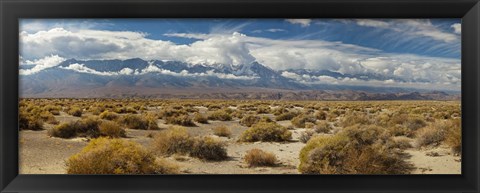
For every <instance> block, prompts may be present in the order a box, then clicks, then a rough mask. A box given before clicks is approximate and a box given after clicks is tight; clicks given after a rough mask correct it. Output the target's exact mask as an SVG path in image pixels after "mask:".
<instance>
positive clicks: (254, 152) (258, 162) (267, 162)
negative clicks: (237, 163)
mask: <svg viewBox="0 0 480 193" xmlns="http://www.w3.org/2000/svg"><path fill="white" fill-rule="evenodd" d="M243 160H245V162H246V163H247V164H248V166H249V167H257V166H275V165H276V164H277V158H276V156H275V154H273V153H270V152H265V151H263V150H261V149H251V150H248V151H247V153H246V154H245V156H244V157H243Z"/></svg>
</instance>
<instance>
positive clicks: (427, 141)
mask: <svg viewBox="0 0 480 193" xmlns="http://www.w3.org/2000/svg"><path fill="white" fill-rule="evenodd" d="M447 130H448V125H447V124H446V123H445V122H434V123H432V124H430V125H428V126H426V127H424V128H422V129H419V130H418V131H417V132H416V133H415V135H416V138H415V144H416V145H417V147H424V146H437V145H440V144H441V143H442V141H443V140H445V134H446V132H447Z"/></svg>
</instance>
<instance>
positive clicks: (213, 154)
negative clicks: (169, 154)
mask: <svg viewBox="0 0 480 193" xmlns="http://www.w3.org/2000/svg"><path fill="white" fill-rule="evenodd" d="M190 156H192V157H196V158H200V159H203V160H211V161H220V160H224V159H226V158H227V157H228V156H227V149H226V145H225V143H223V142H221V141H218V140H216V139H213V138H211V137H201V138H196V139H195V140H194V143H193V148H192V149H191V151H190Z"/></svg>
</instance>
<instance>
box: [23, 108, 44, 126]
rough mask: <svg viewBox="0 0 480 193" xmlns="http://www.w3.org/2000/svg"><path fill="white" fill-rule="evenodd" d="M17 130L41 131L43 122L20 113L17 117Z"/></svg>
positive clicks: (25, 113)
mask: <svg viewBox="0 0 480 193" xmlns="http://www.w3.org/2000/svg"><path fill="white" fill-rule="evenodd" d="M18 129H19V130H33V131H40V130H43V129H44V128H43V120H41V119H40V118H38V117H36V116H33V115H31V114H29V113H27V112H24V111H20V112H19V116H18Z"/></svg>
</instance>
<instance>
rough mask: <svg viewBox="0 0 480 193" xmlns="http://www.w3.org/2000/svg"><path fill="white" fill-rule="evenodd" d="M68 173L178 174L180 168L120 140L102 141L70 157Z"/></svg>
mask: <svg viewBox="0 0 480 193" xmlns="http://www.w3.org/2000/svg"><path fill="white" fill-rule="evenodd" d="M66 165H67V173H68V174H176V173H178V167H177V166H175V165H173V164H171V163H168V162H166V161H165V160H157V159H156V158H155V156H154V155H153V154H152V153H151V152H149V151H147V150H145V149H144V148H143V147H142V146H141V145H139V144H137V143H135V142H131V141H126V140H121V139H106V138H99V139H94V140H92V141H91V142H90V143H89V144H88V145H87V146H86V147H85V148H84V149H82V151H80V152H79V153H77V154H75V155H73V156H72V157H70V158H68V160H67V162H66Z"/></svg>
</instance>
